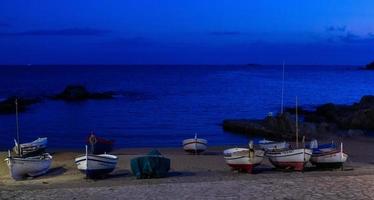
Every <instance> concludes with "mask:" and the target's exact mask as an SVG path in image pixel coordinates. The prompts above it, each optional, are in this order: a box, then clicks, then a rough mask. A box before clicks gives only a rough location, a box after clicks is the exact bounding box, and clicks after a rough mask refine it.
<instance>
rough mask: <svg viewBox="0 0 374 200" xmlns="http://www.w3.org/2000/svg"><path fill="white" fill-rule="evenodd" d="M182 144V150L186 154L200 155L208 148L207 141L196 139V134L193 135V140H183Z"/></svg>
mask: <svg viewBox="0 0 374 200" xmlns="http://www.w3.org/2000/svg"><path fill="white" fill-rule="evenodd" d="M182 144H183V149H184V150H185V151H186V152H189V153H193V154H199V153H202V152H204V151H205V150H206V149H207V148H208V141H207V140H205V139H201V138H198V137H197V134H195V137H194V138H190V139H185V140H183V142H182Z"/></svg>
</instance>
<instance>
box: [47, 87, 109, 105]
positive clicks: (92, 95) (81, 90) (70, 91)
mask: <svg viewBox="0 0 374 200" xmlns="http://www.w3.org/2000/svg"><path fill="white" fill-rule="evenodd" d="M113 95H115V94H114V92H89V91H88V90H87V89H86V88H85V87H84V86H82V85H68V86H67V87H66V88H65V89H64V91H62V92H61V93H60V94H57V95H55V96H54V97H53V99H59V100H65V101H83V100H88V99H112V98H113Z"/></svg>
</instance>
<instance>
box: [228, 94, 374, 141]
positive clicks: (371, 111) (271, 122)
mask: <svg viewBox="0 0 374 200" xmlns="http://www.w3.org/2000/svg"><path fill="white" fill-rule="evenodd" d="M298 109H299V112H298V113H299V116H300V120H299V133H300V135H304V136H306V137H307V138H326V137H332V136H342V137H355V136H366V135H367V134H368V133H370V132H371V131H374V96H363V97H362V98H361V100H360V101H359V102H358V103H354V104H352V105H337V104H333V103H327V104H323V105H320V106H318V107H316V109H315V110H312V111H308V110H304V109H303V108H298ZM295 125H296V120H295V109H294V108H287V109H286V112H285V113H283V114H278V115H276V116H267V117H265V118H264V119H263V120H251V119H226V120H224V121H223V123H222V126H223V129H224V130H226V131H229V132H234V133H239V134H245V135H249V136H262V137H266V138H272V139H294V137H295V130H296V128H295Z"/></svg>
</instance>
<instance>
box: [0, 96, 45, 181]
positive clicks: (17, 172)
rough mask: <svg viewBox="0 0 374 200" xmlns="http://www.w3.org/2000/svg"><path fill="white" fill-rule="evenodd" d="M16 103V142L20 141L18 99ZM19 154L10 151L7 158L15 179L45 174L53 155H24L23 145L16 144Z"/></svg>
mask: <svg viewBox="0 0 374 200" xmlns="http://www.w3.org/2000/svg"><path fill="white" fill-rule="evenodd" d="M15 105H16V124H17V125H16V130H17V141H16V144H18V143H19V138H20V137H19V122H18V102H17V99H16V101H15ZM16 146H17V148H18V150H17V152H18V153H17V156H11V154H10V151H8V157H7V158H6V159H5V161H6V162H7V165H8V168H9V173H10V176H11V177H12V178H13V179H15V180H19V179H21V178H23V177H25V176H40V175H42V174H45V173H46V172H47V171H48V170H49V168H50V167H51V164H52V156H51V155H50V154H48V153H44V154H42V155H39V156H33V157H24V156H23V154H22V150H21V148H22V147H21V146H22V145H16Z"/></svg>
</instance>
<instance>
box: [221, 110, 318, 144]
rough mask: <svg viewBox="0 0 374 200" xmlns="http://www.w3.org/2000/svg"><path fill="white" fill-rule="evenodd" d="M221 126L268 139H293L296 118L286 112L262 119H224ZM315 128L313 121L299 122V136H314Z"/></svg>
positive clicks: (232, 130) (228, 129)
mask: <svg viewBox="0 0 374 200" xmlns="http://www.w3.org/2000/svg"><path fill="white" fill-rule="evenodd" d="M223 128H224V130H226V131H231V132H236V133H242V134H246V135H250V136H261V137H265V138H269V139H294V138H295V135H296V134H295V132H296V120H295V116H293V115H291V114H290V113H287V112H286V113H284V114H282V115H278V116H268V117H266V118H265V119H263V120H224V121H223ZM317 129H318V127H316V126H315V124H313V123H299V133H300V137H301V135H308V136H315V135H316V132H317Z"/></svg>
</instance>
